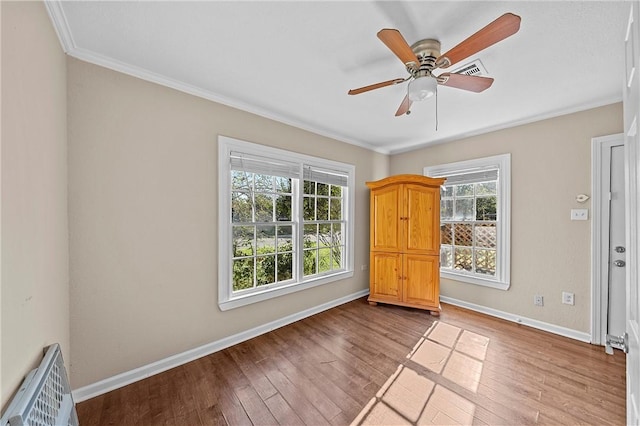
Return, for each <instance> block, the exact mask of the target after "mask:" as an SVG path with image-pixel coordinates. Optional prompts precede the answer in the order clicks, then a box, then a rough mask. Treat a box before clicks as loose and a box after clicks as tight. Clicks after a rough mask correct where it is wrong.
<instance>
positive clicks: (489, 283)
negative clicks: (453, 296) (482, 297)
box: [440, 269, 510, 290]
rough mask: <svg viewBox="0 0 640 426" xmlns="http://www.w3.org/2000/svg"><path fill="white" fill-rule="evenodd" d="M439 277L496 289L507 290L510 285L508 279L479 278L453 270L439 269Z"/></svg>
mask: <svg viewBox="0 0 640 426" xmlns="http://www.w3.org/2000/svg"><path fill="white" fill-rule="evenodd" d="M440 278H446V279H448V280H454V281H460V282H464V283H468V284H475V285H481V286H484V287H490V288H495V289H498V290H509V286H510V283H509V282H508V281H499V280H494V279H487V278H480V277H478V276H475V275H465V274H458V273H455V272H449V271H443V270H442V269H441V270H440Z"/></svg>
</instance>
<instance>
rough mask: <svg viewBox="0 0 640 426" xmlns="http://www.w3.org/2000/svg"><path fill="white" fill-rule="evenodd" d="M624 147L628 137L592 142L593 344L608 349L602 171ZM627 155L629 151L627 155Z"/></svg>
mask: <svg viewBox="0 0 640 426" xmlns="http://www.w3.org/2000/svg"><path fill="white" fill-rule="evenodd" d="M618 145H621V146H624V134H623V133H617V134H614V135H608V136H600V137H596V138H592V139H591V196H592V197H591V211H592V213H591V343H592V344H594V345H602V346H604V345H605V343H606V339H607V306H608V303H609V298H608V294H609V287H608V281H609V267H610V266H609V243H608V241H609V176H603V173H602V167H603V165H604V164H605V162H606V161H609V158H610V157H609V156H608V155H607V154H605V152H606V151H609V150H610V149H611V147H613V146H618ZM625 155H626V151H625Z"/></svg>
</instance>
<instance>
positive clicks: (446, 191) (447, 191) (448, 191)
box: [440, 186, 453, 198]
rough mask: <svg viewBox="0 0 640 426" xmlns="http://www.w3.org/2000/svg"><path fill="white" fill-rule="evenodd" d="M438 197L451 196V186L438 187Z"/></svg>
mask: <svg viewBox="0 0 640 426" xmlns="http://www.w3.org/2000/svg"><path fill="white" fill-rule="evenodd" d="M440 197H441V198H451V197H453V186H445V187H444V188H442V187H440Z"/></svg>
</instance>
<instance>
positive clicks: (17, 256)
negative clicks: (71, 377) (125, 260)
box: [0, 2, 71, 406]
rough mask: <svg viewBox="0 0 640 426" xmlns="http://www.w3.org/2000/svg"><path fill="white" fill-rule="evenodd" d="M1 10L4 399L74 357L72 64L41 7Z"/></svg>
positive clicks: (8, 4)
mask: <svg viewBox="0 0 640 426" xmlns="http://www.w3.org/2000/svg"><path fill="white" fill-rule="evenodd" d="M0 7H1V8H2V156H1V158H2V163H1V165H2V166H1V169H2V179H1V181H2V314H1V316H2V338H1V340H2V363H1V369H2V396H1V401H0V405H1V406H4V405H5V403H6V402H7V400H8V399H9V398H10V397H11V395H12V394H13V393H14V392H15V391H16V390H17V388H18V386H19V385H20V383H21V381H22V379H23V378H24V376H25V375H26V374H27V373H28V372H29V370H30V369H31V368H33V367H35V366H36V365H37V364H38V363H39V361H40V360H41V359H42V349H43V348H44V347H45V346H47V345H49V344H51V343H55V342H59V343H60V344H61V347H62V353H63V356H65V357H66V361H67V362H68V361H69V357H70V355H71V354H70V347H69V344H70V337H69V275H68V274H69V272H68V259H69V251H68V226H67V145H66V140H67V130H66V129H67V128H66V120H67V118H66V111H67V108H66V96H67V91H66V62H65V61H66V60H65V55H64V54H63V52H62V49H61V47H60V44H59V43H58V38H57V37H56V34H55V32H54V30H53V27H52V25H51V22H50V20H49V17H48V16H47V12H46V10H45V7H44V5H43V4H42V3H40V2H37V3H36V2H17V3H13V2H1V3H0Z"/></svg>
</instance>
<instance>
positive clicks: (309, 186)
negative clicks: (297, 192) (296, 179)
mask: <svg viewBox="0 0 640 426" xmlns="http://www.w3.org/2000/svg"><path fill="white" fill-rule="evenodd" d="M303 186H304V193H305V194H311V195H313V194H315V193H316V183H315V182H312V181H310V180H305V181H304V185H303Z"/></svg>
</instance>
